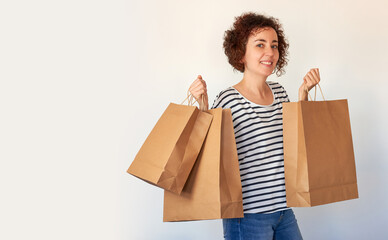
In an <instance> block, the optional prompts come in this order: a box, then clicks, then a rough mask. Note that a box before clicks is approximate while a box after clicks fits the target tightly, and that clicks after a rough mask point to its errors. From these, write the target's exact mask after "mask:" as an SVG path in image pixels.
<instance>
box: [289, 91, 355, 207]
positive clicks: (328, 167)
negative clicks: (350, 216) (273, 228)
mask: <svg viewBox="0 0 388 240" xmlns="http://www.w3.org/2000/svg"><path fill="white" fill-rule="evenodd" d="M322 96H323V94H322ZM283 141H284V168H285V180H286V198H287V206H288V207H311V206H316V205H322V204H328V203H333V202H338V201H344V200H349V199H354V198H358V189H357V178H356V166H355V160H354V152H353V143H352V134H351V129H350V119H349V111H348V103H347V100H334V101H301V102H290V103H283Z"/></svg>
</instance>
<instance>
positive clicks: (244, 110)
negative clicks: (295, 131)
mask: <svg viewBox="0 0 388 240" xmlns="http://www.w3.org/2000/svg"><path fill="white" fill-rule="evenodd" d="M287 49H288V43H287V40H286V38H285V36H284V33H283V29H282V26H281V24H280V23H279V22H278V20H277V19H275V18H273V17H267V16H264V15H259V14H255V13H244V14H242V15H241V16H239V17H236V19H235V22H234V24H233V27H232V28H231V29H230V30H227V31H226V32H225V35H224V50H225V54H226V56H227V57H228V60H229V63H230V64H231V65H232V66H233V68H234V69H236V70H238V71H240V72H242V73H243V78H242V80H241V81H240V82H239V83H237V84H236V85H234V86H231V87H228V88H227V89H225V90H223V91H221V92H220V93H219V94H218V95H217V96H216V99H215V101H214V103H213V105H212V108H219V107H222V108H230V109H231V112H232V117H233V125H234V132H235V138H236V145H237V153H238V157H239V164H240V176H241V183H242V191H243V207H244V218H233V219H223V220H222V221H223V229H224V237H225V239H227V240H235V239H241V240H251V239H255V240H258V239H259V240H260V239H266V240H267V239H276V240H279V239H302V235H301V233H300V230H299V227H298V224H297V221H296V219H295V216H294V213H293V211H292V209H291V208H288V207H287V205H286V192H285V183H284V182H285V181H284V159H283V135H282V122H283V120H282V103H283V102H289V99H288V95H287V93H286V91H285V90H284V88H283V87H282V86H281V85H280V84H279V83H277V82H267V78H268V76H270V75H271V74H272V73H274V72H275V71H276V73H277V75H278V76H280V75H282V74H283V73H284V67H285V66H286V65H287V58H286V56H287V54H288V52H287ZM319 81H320V77H319V71H318V69H317V68H315V69H311V70H310V71H309V72H308V73H307V74H306V75H305V77H304V78H303V82H302V85H301V86H300V88H299V100H300V101H307V100H308V91H309V90H310V89H311V88H313V87H314V86H315V85H316V84H317V83H319ZM306 89H308V91H306ZM190 92H191V94H192V95H193V96H194V97H195V98H196V99H197V101H198V102H199V99H200V96H201V95H202V94H203V95H204V100H205V101H204V104H205V107H206V109H208V97H207V90H206V83H205V81H204V80H203V79H202V77H201V76H200V75H199V76H198V78H197V79H196V80H195V81H194V82H193V83H192V85H191V86H190Z"/></svg>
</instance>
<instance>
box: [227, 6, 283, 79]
mask: <svg viewBox="0 0 388 240" xmlns="http://www.w3.org/2000/svg"><path fill="white" fill-rule="evenodd" d="M266 27H271V28H273V29H274V30H275V31H276V33H277V35H278V42H279V43H278V44H279V45H278V50H279V60H278V62H277V64H276V68H275V70H276V75H277V76H278V77H279V76H281V75H282V74H284V73H285V70H284V67H285V66H286V65H287V62H288V59H287V56H288V46H289V44H288V41H287V39H286V37H285V36H284V32H283V27H282V25H281V24H280V22H279V19H277V18H274V17H269V16H265V15H261V14H256V13H253V12H246V13H243V14H242V15H241V16H238V17H235V22H234V23H233V27H232V28H230V29H229V30H227V31H225V33H224V44H223V46H224V50H225V54H226V56H227V57H228V62H229V63H230V64H231V65H232V66H233V68H234V69H233V70H238V71H240V72H244V70H245V67H244V63H242V62H241V60H242V58H243V57H244V55H245V51H246V44H247V42H248V38H249V36H250V35H251V33H252V32H255V31H256V30H258V29H261V28H266Z"/></svg>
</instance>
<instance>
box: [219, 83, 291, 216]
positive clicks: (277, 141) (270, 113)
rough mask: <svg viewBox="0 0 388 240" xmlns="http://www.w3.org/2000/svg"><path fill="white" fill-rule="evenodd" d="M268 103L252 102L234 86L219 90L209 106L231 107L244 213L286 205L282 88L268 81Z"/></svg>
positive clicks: (270, 209) (283, 94) (283, 98)
mask: <svg viewBox="0 0 388 240" xmlns="http://www.w3.org/2000/svg"><path fill="white" fill-rule="evenodd" d="M267 84H268V86H269V87H270V88H271V90H272V92H273V94H274V102H273V103H272V104H271V105H267V106H262V105H258V104H256V103H253V102H251V101H249V100H248V99H246V98H245V97H244V96H243V95H241V94H240V93H239V92H238V91H237V90H236V89H235V88H233V87H229V88H227V89H225V90H223V91H221V92H220V93H219V94H218V95H217V97H216V99H215V101H214V103H213V106H212V108H230V109H231V112H232V118H233V126H234V133H235V138H236V145H237V153H238V158H239V164H240V175H241V184H242V192H243V207H244V213H273V212H276V211H281V210H285V209H288V208H287V205H286V190H285V179H284V158H283V119H282V103H283V102H289V101H290V100H289V98H288V95H287V93H286V91H285V89H284V88H283V87H282V86H281V85H280V84H279V83H277V82H269V81H268V82H267Z"/></svg>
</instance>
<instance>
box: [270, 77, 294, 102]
mask: <svg viewBox="0 0 388 240" xmlns="http://www.w3.org/2000/svg"><path fill="white" fill-rule="evenodd" d="M267 83H268V85H269V86H270V88H271V89H272V91H273V93H274V95H275V98H278V99H279V100H281V101H282V102H283V101H285V102H289V101H290V100H289V98H288V94H287V91H286V89H285V88H284V87H283V86H282V85H281V84H280V83H278V82H275V81H267Z"/></svg>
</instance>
